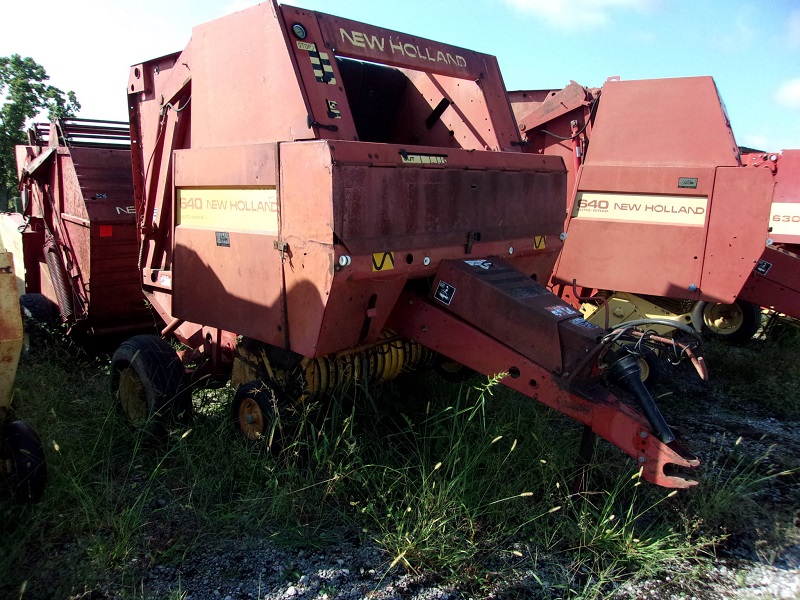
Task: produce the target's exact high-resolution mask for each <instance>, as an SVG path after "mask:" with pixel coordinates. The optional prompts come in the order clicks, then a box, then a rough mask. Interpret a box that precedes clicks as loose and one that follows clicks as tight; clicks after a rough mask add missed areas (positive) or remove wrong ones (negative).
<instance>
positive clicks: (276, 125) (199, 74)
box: [191, 2, 334, 147]
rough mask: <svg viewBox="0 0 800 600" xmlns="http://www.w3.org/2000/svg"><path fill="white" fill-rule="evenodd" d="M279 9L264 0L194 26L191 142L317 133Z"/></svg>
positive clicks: (259, 139) (268, 139)
mask: <svg viewBox="0 0 800 600" xmlns="http://www.w3.org/2000/svg"><path fill="white" fill-rule="evenodd" d="M276 11H277V8H276V6H275V4H274V3H273V2H264V3H262V4H259V5H257V6H254V7H252V8H248V9H245V10H243V11H241V12H237V13H234V14H232V15H229V16H227V17H224V18H221V19H216V20H214V21H210V22H208V23H204V24H202V25H198V26H197V27H195V28H194V29H193V30H192V46H193V48H192V62H191V69H192V81H193V83H192V112H193V116H192V131H191V135H192V144H193V146H194V147H212V146H238V145H247V144H260V143H266V142H276V141H280V140H292V139H309V138H310V139H313V138H314V137H316V136H315V134H314V131H313V130H312V129H310V128H309V125H308V122H307V117H308V115H309V114H311V113H310V111H309V108H308V107H307V105H306V100H305V99H304V95H303V92H302V90H301V87H300V85H299V82H298V78H297V75H296V73H295V68H294V65H293V63H292V60H291V57H290V54H289V53H288V52H287V47H286V46H287V40H286V39H285V38H284V28H283V26H282V24H281V21H280V19H279V18H278V14H277V12H276ZM308 66H309V68H310V64H309V65H308ZM326 87H334V86H326ZM266 114H268V115H269V116H268V117H267V116H265V115H266Z"/></svg>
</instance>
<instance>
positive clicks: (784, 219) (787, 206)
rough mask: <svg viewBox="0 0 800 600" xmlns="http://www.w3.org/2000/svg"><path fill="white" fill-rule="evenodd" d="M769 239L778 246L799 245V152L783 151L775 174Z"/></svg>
mask: <svg viewBox="0 0 800 600" xmlns="http://www.w3.org/2000/svg"><path fill="white" fill-rule="evenodd" d="M772 202H773V204H772V211H771V214H770V223H769V224H770V227H771V230H770V237H771V238H772V239H773V240H774V241H775V242H776V243H778V244H800V150H783V151H782V152H781V154H780V157H779V158H778V165H777V172H776V173H775V193H774V196H773V198H772Z"/></svg>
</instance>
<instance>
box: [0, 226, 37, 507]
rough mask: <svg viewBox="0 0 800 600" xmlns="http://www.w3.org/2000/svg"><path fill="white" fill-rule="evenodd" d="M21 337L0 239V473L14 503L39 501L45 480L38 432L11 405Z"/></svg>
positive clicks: (10, 267) (10, 262)
mask: <svg viewBox="0 0 800 600" xmlns="http://www.w3.org/2000/svg"><path fill="white" fill-rule="evenodd" d="M23 337H24V336H23V329H22V315H21V314H20V305H19V294H18V288H17V279H16V275H15V272H14V257H13V255H12V254H11V253H10V252H6V250H5V247H4V246H3V244H2V243H1V242H0V477H2V479H3V482H4V483H5V487H6V488H7V489H8V491H9V492H10V495H11V498H12V499H13V501H14V502H16V503H27V502H38V501H39V500H40V499H41V497H42V494H43V493H44V488H45V484H46V482H47V468H46V465H45V460H44V449H43V448H42V442H41V440H40V439H39V435H38V434H37V433H36V430H35V429H34V428H33V427H32V426H31V425H30V424H29V423H28V422H26V421H22V420H19V419H15V418H14V413H13V411H12V408H11V401H12V399H13V397H14V379H15V377H16V373H17V364H18V363H19V357H20V352H21V350H22V342H23Z"/></svg>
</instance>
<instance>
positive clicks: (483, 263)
mask: <svg viewBox="0 0 800 600" xmlns="http://www.w3.org/2000/svg"><path fill="white" fill-rule="evenodd" d="M464 262H465V263H467V264H468V265H469V266H471V267H480V268H481V269H486V270H487V271H488V270H489V269H491V268H492V263H490V262H489V261H488V260H465V261H464Z"/></svg>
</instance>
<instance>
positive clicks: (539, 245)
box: [533, 235, 547, 250]
mask: <svg viewBox="0 0 800 600" xmlns="http://www.w3.org/2000/svg"><path fill="white" fill-rule="evenodd" d="M546 247H547V236H546V235H537V236H535V237H534V238H533V249H534V250H544V249H545V248H546Z"/></svg>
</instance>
